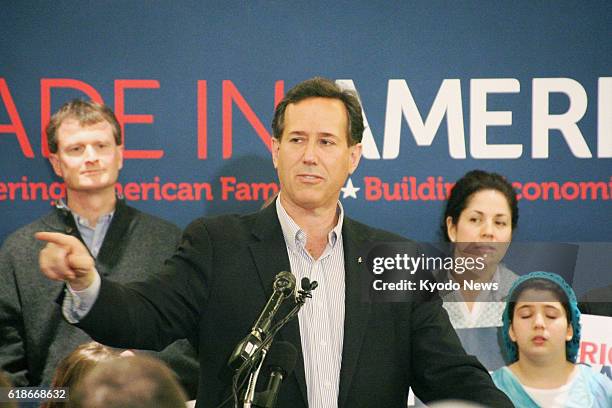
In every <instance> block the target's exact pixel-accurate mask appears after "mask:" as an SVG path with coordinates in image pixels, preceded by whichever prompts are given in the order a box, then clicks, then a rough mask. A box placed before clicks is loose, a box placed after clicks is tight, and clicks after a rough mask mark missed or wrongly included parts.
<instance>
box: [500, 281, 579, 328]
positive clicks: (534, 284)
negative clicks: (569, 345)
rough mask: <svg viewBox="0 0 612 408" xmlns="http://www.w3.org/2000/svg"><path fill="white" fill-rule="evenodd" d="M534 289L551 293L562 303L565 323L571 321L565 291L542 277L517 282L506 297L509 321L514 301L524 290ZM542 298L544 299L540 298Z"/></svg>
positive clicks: (511, 317) (512, 312) (512, 317)
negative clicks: (508, 297) (510, 293)
mask: <svg viewBox="0 0 612 408" xmlns="http://www.w3.org/2000/svg"><path fill="white" fill-rule="evenodd" d="M529 289H532V290H536V291H540V292H549V293H552V294H553V296H554V297H555V299H556V300H557V301H558V302H560V303H561V304H562V305H563V309H565V316H566V317H567V324H568V325H569V324H571V323H572V313H571V310H570V304H569V299H568V297H567V294H566V293H565V291H564V290H563V289H562V288H561V287H560V286H559V285H557V284H556V283H555V282H553V281H551V280H549V279H542V278H534V279H528V280H526V281H524V282H523V283H521V284H519V285H518V286H517V287H516V289H514V291H513V292H512V295H511V296H510V299H508V318H509V319H510V323H512V320H513V319H514V308H515V307H516V303H517V301H518V299H519V297H520V296H521V294H522V293H523V292H525V291H526V290H529ZM541 300H544V299H541Z"/></svg>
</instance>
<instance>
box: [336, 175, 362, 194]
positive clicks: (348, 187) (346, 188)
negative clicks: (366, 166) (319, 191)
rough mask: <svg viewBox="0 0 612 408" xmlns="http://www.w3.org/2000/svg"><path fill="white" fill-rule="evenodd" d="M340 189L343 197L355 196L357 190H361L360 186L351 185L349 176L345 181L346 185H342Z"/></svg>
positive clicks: (351, 181)
mask: <svg viewBox="0 0 612 408" xmlns="http://www.w3.org/2000/svg"><path fill="white" fill-rule="evenodd" d="M340 190H342V198H343V199H345V198H347V197H353V198H357V192H358V191H359V190H361V188H359V187H355V186H354V185H353V180H351V178H350V177H349V179H348V181H347V182H346V186H344V187H342V188H341V189H340Z"/></svg>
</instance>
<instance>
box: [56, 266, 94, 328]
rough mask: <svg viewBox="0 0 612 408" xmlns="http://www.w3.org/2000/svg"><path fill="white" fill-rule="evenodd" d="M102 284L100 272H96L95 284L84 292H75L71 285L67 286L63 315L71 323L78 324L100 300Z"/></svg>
mask: <svg viewBox="0 0 612 408" xmlns="http://www.w3.org/2000/svg"><path fill="white" fill-rule="evenodd" d="M101 284H102V281H101V279H100V275H99V274H98V271H96V274H95V276H94V281H93V283H92V284H91V285H89V286H88V287H87V288H85V289H83V290H74V289H72V288H71V287H70V284H69V283H67V284H66V288H65V289H64V291H65V296H64V302H63V303H62V313H63V315H64V317H65V318H66V320H68V322H69V323H72V324H75V323H78V322H79V321H80V320H81V319H83V318H84V317H85V316H86V315H87V313H89V311H90V310H91V308H92V307H93V304H94V303H95V302H96V299H98V294H99V293H100V286H101Z"/></svg>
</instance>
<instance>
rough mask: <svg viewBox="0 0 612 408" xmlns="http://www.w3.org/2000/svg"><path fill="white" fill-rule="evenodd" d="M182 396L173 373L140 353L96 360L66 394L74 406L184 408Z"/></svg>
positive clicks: (80, 407) (83, 407) (78, 407)
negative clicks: (71, 391)
mask: <svg viewBox="0 0 612 408" xmlns="http://www.w3.org/2000/svg"><path fill="white" fill-rule="evenodd" d="M186 400H187V398H186V397H185V393H184V391H183V390H182V388H181V386H180V385H179V383H178V381H177V379H176V376H175V374H174V373H173V372H172V371H171V370H170V369H169V368H168V367H167V366H166V365H165V364H163V363H162V362H161V361H159V360H157V359H155V358H153V357H150V356H143V355H136V356H131V357H120V358H116V359H112V360H108V361H103V362H101V363H99V364H98V365H96V366H95V367H94V368H93V369H92V370H91V371H90V372H89V373H88V374H87V375H86V376H85V377H84V378H83V380H82V381H80V382H79V383H78V384H77V386H76V388H75V390H74V392H73V393H72V395H71V396H70V402H71V404H72V405H71V406H73V407H76V408H97V407H105V408H120V407H121V408H123V407H131V408H150V407H156V408H184V407H185V401H186Z"/></svg>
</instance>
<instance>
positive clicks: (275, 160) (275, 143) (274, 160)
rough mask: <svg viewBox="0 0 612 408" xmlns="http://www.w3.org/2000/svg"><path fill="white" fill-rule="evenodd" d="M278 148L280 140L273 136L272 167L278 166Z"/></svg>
mask: <svg viewBox="0 0 612 408" xmlns="http://www.w3.org/2000/svg"><path fill="white" fill-rule="evenodd" d="M279 150H280V140H278V139H277V138H275V137H273V138H272V163H274V168H275V169H276V168H278V151H279Z"/></svg>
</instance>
